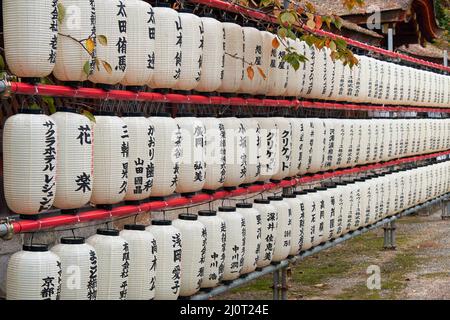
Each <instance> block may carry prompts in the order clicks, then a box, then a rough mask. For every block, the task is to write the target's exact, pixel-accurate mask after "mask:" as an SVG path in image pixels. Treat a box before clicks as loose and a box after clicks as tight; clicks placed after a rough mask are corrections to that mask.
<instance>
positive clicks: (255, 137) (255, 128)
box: [241, 117, 261, 184]
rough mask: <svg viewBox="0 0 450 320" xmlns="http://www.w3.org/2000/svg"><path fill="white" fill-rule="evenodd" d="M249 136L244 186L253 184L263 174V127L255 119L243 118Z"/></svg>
mask: <svg viewBox="0 0 450 320" xmlns="http://www.w3.org/2000/svg"><path fill="white" fill-rule="evenodd" d="M241 121H242V122H243V123H244V126H245V128H246V135H247V152H246V155H247V173H246V175H245V180H244V184H248V183H253V182H255V181H256V180H258V178H259V176H260V174H261V126H260V125H259V122H258V120H256V119H255V118H247V117H244V118H241Z"/></svg>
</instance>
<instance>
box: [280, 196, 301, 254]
mask: <svg viewBox="0 0 450 320" xmlns="http://www.w3.org/2000/svg"><path fill="white" fill-rule="evenodd" d="M283 198H284V201H285V202H287V203H288V204H289V207H290V208H291V248H290V251H289V255H291V256H295V255H297V254H298V253H299V252H300V248H301V245H302V242H303V236H302V237H301V236H300V234H301V233H302V230H301V228H302V226H301V224H302V222H303V221H302V220H303V217H302V209H301V201H300V199H297V196H296V195H295V194H283Z"/></svg>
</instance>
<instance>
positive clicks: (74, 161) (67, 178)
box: [51, 108, 94, 210]
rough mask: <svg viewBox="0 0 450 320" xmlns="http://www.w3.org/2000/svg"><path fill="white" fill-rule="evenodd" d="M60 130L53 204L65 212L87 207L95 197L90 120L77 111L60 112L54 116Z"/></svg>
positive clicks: (62, 110) (60, 110)
mask: <svg viewBox="0 0 450 320" xmlns="http://www.w3.org/2000/svg"><path fill="white" fill-rule="evenodd" d="M51 118H52V119H53V121H55V123H56V126H57V127H58V146H57V151H58V158H59V159H58V162H57V165H56V170H57V172H58V184H57V185H56V194H55V201H54V203H53V205H54V206H55V207H57V208H60V209H63V210H73V209H78V208H80V207H82V206H84V205H85V204H86V203H88V202H89V200H90V199H91V194H92V182H93V181H92V145H93V142H94V137H93V126H92V123H91V121H90V120H89V119H88V118H87V117H85V116H83V115H80V114H76V113H75V112H74V110H70V109H64V108H62V109H59V110H58V112H56V113H55V114H53V115H52V116H51Z"/></svg>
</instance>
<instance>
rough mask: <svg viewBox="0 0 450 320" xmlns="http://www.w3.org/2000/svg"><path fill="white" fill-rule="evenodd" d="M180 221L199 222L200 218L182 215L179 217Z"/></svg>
mask: <svg viewBox="0 0 450 320" xmlns="http://www.w3.org/2000/svg"><path fill="white" fill-rule="evenodd" d="M178 219H180V220H187V221H197V219H198V217H197V216H196V215H195V214H189V213H182V214H180V215H178Z"/></svg>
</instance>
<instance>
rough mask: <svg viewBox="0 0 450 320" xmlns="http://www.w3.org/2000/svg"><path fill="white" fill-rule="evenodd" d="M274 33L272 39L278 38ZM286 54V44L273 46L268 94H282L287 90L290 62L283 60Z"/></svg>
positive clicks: (267, 86) (267, 81)
mask: <svg viewBox="0 0 450 320" xmlns="http://www.w3.org/2000/svg"><path fill="white" fill-rule="evenodd" d="M276 37H277V36H276V35H274V34H273V35H272V40H271V41H273V39H276ZM285 55H286V46H285V45H284V44H282V43H280V45H279V47H278V48H277V49H275V48H273V47H272V50H271V55H270V68H269V74H268V75H267V80H266V95H267V96H282V95H283V94H284V93H285V92H286V87H287V79H288V63H287V62H286V61H284V60H283V57H284V56H285Z"/></svg>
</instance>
